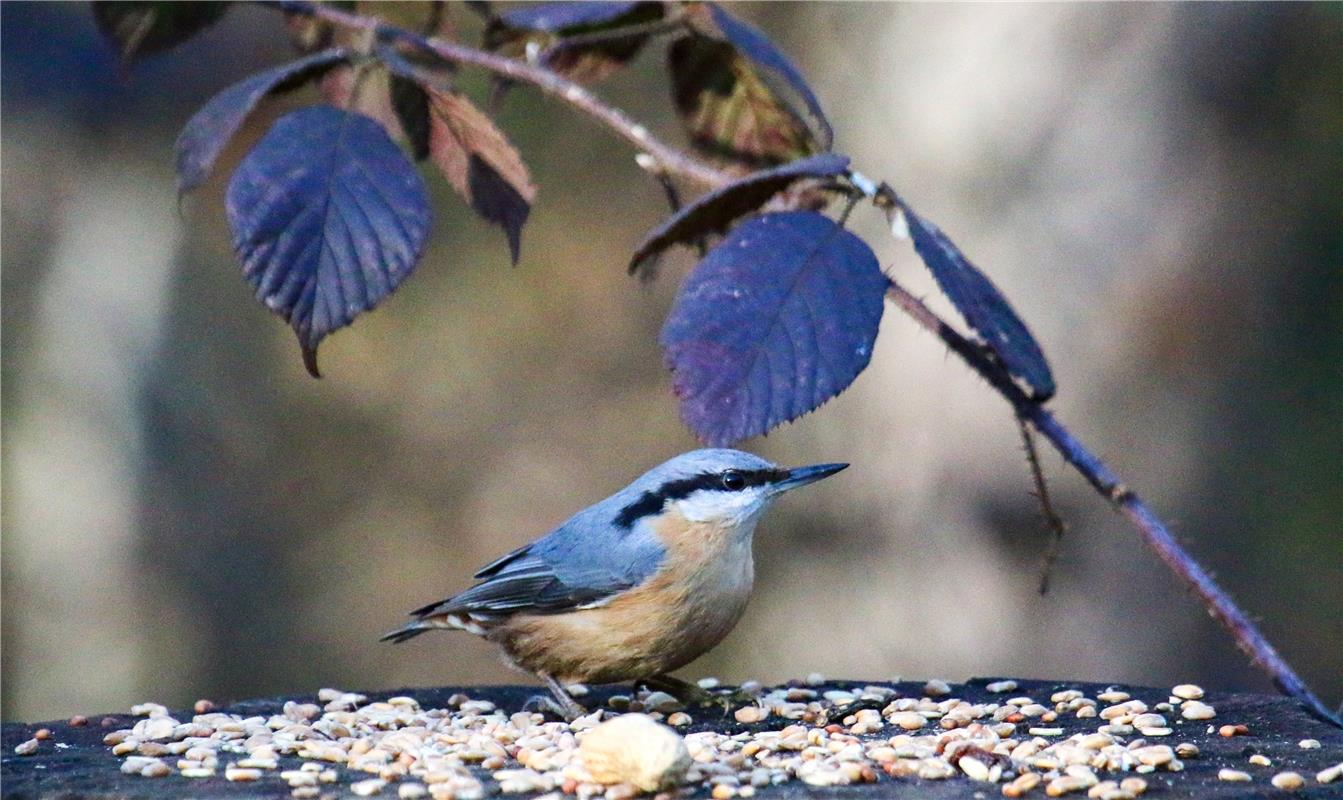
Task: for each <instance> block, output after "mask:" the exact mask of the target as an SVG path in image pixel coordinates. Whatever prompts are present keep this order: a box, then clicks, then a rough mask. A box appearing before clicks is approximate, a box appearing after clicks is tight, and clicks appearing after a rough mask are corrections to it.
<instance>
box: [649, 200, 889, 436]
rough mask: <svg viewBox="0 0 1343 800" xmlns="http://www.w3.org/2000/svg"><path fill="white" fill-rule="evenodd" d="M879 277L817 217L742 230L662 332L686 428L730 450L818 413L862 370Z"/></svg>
mask: <svg viewBox="0 0 1343 800" xmlns="http://www.w3.org/2000/svg"><path fill="white" fill-rule="evenodd" d="M886 285H887V284H886V277H885V276H884V275H883V274H882V272H881V267H880V266H879V265H878V264H877V258H876V256H875V255H873V253H872V250H871V249H870V248H869V247H868V246H867V245H866V244H865V243H864V242H863V240H862V239H859V238H858V237H857V236H855V235H853V234H852V233H850V232H848V231H847V230H845V229H844V228H842V227H840V226H839V225H838V224H837V223H836V222H835V221H834V220H832V219H830V218H829V217H826V216H823V215H821V214H818V213H816V212H814V211H785V212H779V213H771V214H763V215H761V216H758V217H753V218H751V219H749V220H747V221H745V222H743V223H742V224H741V225H738V226H737V227H736V228H734V229H733V230H732V232H731V233H729V234H728V235H727V237H726V238H725V239H724V240H723V242H722V243H721V244H719V245H718V247H716V248H714V249H713V250H712V251H710V252H709V254H708V255H707V256H705V258H704V260H702V261H701V262H700V263H699V265H698V266H696V267H695V269H694V270H693V271H692V272H691V273H690V275H689V277H687V278H686V282H685V285H683V286H682V287H681V291H680V293H679V294H678V295H677V298H676V303H675V305H674V306H673V307H672V311H671V314H670V315H669V316H668V318H667V322H666V325H665V326H664V327H663V329H662V337H661V341H662V346H663V350H664V353H665V357H666V363H667V366H668V367H669V368H670V369H671V370H672V372H673V386H674V389H675V392H676V394H677V396H678V397H680V398H681V418H682V419H683V420H684V421H685V423H686V425H688V426H689V427H690V429H691V430H692V431H694V432H695V434H696V435H697V436H699V437H700V438H701V439H703V440H704V441H706V442H708V443H710V444H713V445H726V444H731V443H733V442H736V441H739V440H741V439H745V438H747V437H750V436H756V435H758V434H762V433H765V432H767V431H769V430H770V429H771V428H773V427H775V426H777V425H779V424H782V423H783V422H787V421H791V420H794V419H796V418H798V417H800V416H802V415H803V414H806V413H807V412H809V411H812V410H813V409H815V408H817V407H818V406H820V405H821V404H822V403H824V402H825V401H827V400H829V399H830V398H832V397H834V396H835V395H837V394H839V393H840V392H841V391H843V390H844V389H845V388H847V387H848V385H849V384H850V383H852V382H853V379H854V378H855V377H857V375H858V373H860V372H862V371H863V369H864V368H865V367H866V366H867V364H868V361H869V360H870V359H871V356H872V346H873V343H874V342H875V341H876V337H877V328H878V326H879V324H880V322H881V314H882V310H883V308H884V303H883V298H884V296H885V292H886Z"/></svg>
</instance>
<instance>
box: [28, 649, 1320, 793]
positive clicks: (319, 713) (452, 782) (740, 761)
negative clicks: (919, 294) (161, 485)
mask: <svg viewBox="0 0 1343 800" xmlns="http://www.w3.org/2000/svg"><path fill="white" fill-rule="evenodd" d="M822 683H823V679H821V678H820V676H812V678H809V680H808V681H806V682H798V684H797V685H792V686H787V687H780V688H776V689H771V690H765V689H764V688H762V687H760V686H759V685H758V684H756V685H751V684H748V685H745V686H743V687H741V689H740V690H739V691H746V692H747V693H750V694H752V695H753V696H754V697H755V702H754V703H753V704H751V705H747V706H744V707H741V708H737V709H736V710H735V712H734V716H735V718H736V721H737V722H738V723H741V724H749V725H750V726H751V730H747V731H743V732H738V733H725V732H716V731H713V730H707V731H696V732H690V733H685V734H684V735H681V734H678V733H673V730H672V728H669V727H666V726H665V725H663V724H660V722H661V723H667V724H669V725H672V726H674V727H677V728H682V729H685V728H686V727H688V726H690V725H692V724H694V722H695V720H694V719H693V718H692V717H694V716H700V717H703V721H706V722H710V721H713V720H717V719H718V715H719V714H720V711H719V709H717V708H711V707H696V708H683V707H682V706H681V704H680V703H679V702H678V701H676V700H675V698H672V697H670V696H669V695H666V694H663V693H660V692H652V693H650V692H646V691H641V692H639V693H637V694H634V695H633V696H621V695H617V696H612V697H610V698H609V699H608V700H607V702H606V704H605V705H604V706H603V707H602V708H600V709H596V710H594V712H593V713H592V714H589V715H588V716H585V717H582V718H580V719H579V720H577V721H575V722H573V723H564V722H555V721H547V720H546V719H545V718H544V717H543V716H542V715H541V714H537V713H530V712H518V713H512V714H509V713H506V712H504V711H502V710H500V709H498V708H496V707H495V705H494V704H493V703H491V702H488V701H484V700H473V699H471V698H470V697H468V696H466V695H463V694H457V695H453V696H452V697H451V698H449V699H448V702H447V703H446V707H444V708H422V707H421V706H420V704H419V703H418V702H417V701H416V700H415V699H413V698H411V697H392V698H389V699H387V700H385V701H376V702H370V701H369V699H368V698H367V697H365V696H363V695H359V694H354V693H349V692H342V691H339V690H334V689H324V690H322V691H321V692H320V693H319V694H318V697H317V702H316V703H300V702H288V703H285V704H284V706H283V710H282V713H279V714H273V715H269V716H250V717H245V716H241V715H238V714H230V713H224V712H219V711H214V710H212V708H211V707H209V706H208V705H202V704H198V706H197V711H199V712H201V713H197V714H195V715H194V716H193V717H192V718H191V719H190V720H188V721H182V720H178V719H175V718H173V717H172V716H171V715H170V714H169V712H168V710H167V709H166V708H164V707H162V706H158V705H155V704H143V705H140V706H136V707H135V708H134V709H132V711H133V713H135V714H137V715H140V716H143V717H144V718H143V719H141V720H138V721H137V722H136V723H135V724H134V725H133V726H132V727H130V728H126V729H122V730H116V731H112V732H111V733H108V734H107V735H106V737H105V738H104V743H105V744H106V745H108V746H110V748H111V752H112V753H113V754H115V755H117V756H120V757H122V761H121V771H122V772H124V773H126V774H130V775H138V776H143V777H145V778H164V777H168V776H173V775H177V776H181V777H183V778H210V777H212V776H222V777H223V778H225V779H227V780H229V781H255V780H260V779H262V778H263V777H267V776H277V777H278V778H280V779H281V780H283V781H284V782H285V783H287V784H288V786H289V787H290V792H291V794H292V796H293V797H295V798H322V797H327V796H328V795H330V796H333V797H334V796H337V795H346V794H347V793H350V792H352V793H353V794H354V795H356V796H361V797H363V796H373V795H380V796H389V797H390V796H396V797H399V798H408V799H410V798H434V800H448V799H449V798H451V799H453V800H471V799H472V798H483V797H485V796H486V795H491V794H495V793H503V794H548V795H551V796H553V797H560V796H563V795H571V796H576V797H578V798H580V800H588V799H589V798H595V797H604V798H606V799H607V800H622V799H623V798H631V797H634V796H635V795H637V794H640V793H641V792H644V791H655V790H657V789H658V788H667V787H669V786H671V785H683V786H686V787H688V788H689V787H704V788H707V789H708V791H709V793H710V795H711V797H712V798H714V800H728V799H729V798H735V797H742V798H749V797H752V796H754V795H755V794H756V792H757V791H758V790H760V789H761V788H762V787H767V786H771V785H777V784H784V783H789V782H792V781H801V782H803V783H805V784H807V785H809V786H818V787H827V786H842V785H849V784H859V783H871V782H875V781H878V780H883V779H887V778H886V777H884V776H889V778H894V779H911V778H919V779H924V780H943V779H949V778H957V777H963V778H968V779H969V780H971V781H975V782H978V783H982V784H984V785H985V789H989V790H992V791H995V792H998V793H1001V794H1002V795H1004V796H1006V797H1027V796H1036V797H1040V796H1048V797H1061V796H1065V795H1074V794H1075V796H1077V797H1082V796H1086V797H1088V798H1096V799H1098V800H1132V798H1136V797H1138V796H1139V795H1143V794H1144V793H1145V792H1147V791H1148V788H1149V783H1150V782H1151V781H1153V780H1154V779H1157V778H1161V777H1162V776H1166V775H1169V774H1170V773H1178V772H1180V771H1182V770H1183V769H1184V768H1185V762H1186V761H1188V760H1191V759H1198V758H1199V749H1198V747H1197V746H1196V745H1195V744H1194V743H1192V742H1188V741H1180V736H1179V735H1178V732H1180V731H1189V730H1198V731H1200V732H1202V731H1203V730H1204V729H1205V726H1206V730H1207V732H1208V733H1212V732H1214V731H1219V729H1218V728H1216V727H1215V726H1214V725H1212V724H1207V723H1204V721H1205V720H1214V719H1216V718H1217V710H1216V708H1215V706H1214V705H1213V704H1211V703H1209V702H1206V701H1205V699H1204V697H1203V695H1204V693H1203V690H1202V689H1199V687H1196V686H1191V685H1188V684H1185V685H1181V686H1177V687H1175V688H1174V689H1173V690H1172V691H1171V693H1170V696H1169V699H1168V700H1167V701H1166V702H1160V703H1155V704H1154V705H1153V706H1152V707H1150V708H1149V707H1148V705H1147V704H1146V703H1145V702H1143V701H1142V700H1138V699H1134V698H1132V697H1130V696H1129V695H1128V694H1127V693H1125V692H1122V691H1118V690H1109V691H1104V692H1098V693H1097V694H1096V696H1095V697H1087V696H1086V695H1085V694H1084V693H1083V692H1082V691H1080V690H1076V689H1068V690H1063V691H1058V692H1054V693H1052V694H1051V695H1050V696H1049V697H1047V698H1046V697H1044V696H1043V695H1041V696H1040V697H1039V698H1038V699H1037V698H1034V697H1031V696H1029V695H1025V694H1018V693H1017V692H1018V686H1017V684H1016V683H1015V682H1013V681H1000V682H996V683H992V684H989V685H988V686H986V687H985V688H986V689H988V690H989V691H990V692H991V693H993V694H994V695H998V696H1001V700H996V699H995V701H993V702H970V701H967V700H963V699H960V698H957V697H954V696H952V694H953V692H952V689H951V688H950V687H949V686H948V685H947V684H945V683H944V682H941V681H930V682H929V683H928V684H927V685H925V686H924V687H923V691H922V693H921V696H915V697H911V696H901V695H899V694H898V693H897V692H896V691H895V690H894V689H892V688H891V687H889V686H879V685H874V686H866V687H861V688H854V689H850V690H838V689H830V690H825V689H824V687H823V686H821V685H820V684H822ZM701 686H702V687H704V688H714V687H716V686H717V682H716V681H712V680H706V681H704V682H702V683H701ZM575 694H578V695H582V694H585V690H584V689H583V688H582V687H575ZM628 712H642V715H636V714H630V713H628ZM621 714H625V715H626V716H624V717H622V716H620V715H621ZM612 719H616V720H620V722H615V723H613V722H611V721H610V720H612ZM1079 719H1080V720H1088V723H1087V730H1086V731H1084V732H1080V733H1075V734H1073V735H1071V736H1067V737H1064V735H1063V734H1064V730H1065V729H1064V727H1063V726H1062V723H1063V722H1065V721H1067V722H1069V723H1070V727H1072V728H1074V729H1075V728H1076V721H1077V720H1079ZM604 720H606V721H605V722H604ZM1218 721H1219V722H1220V720H1218ZM728 724H730V722H729V723H728ZM1093 725H1094V727H1093ZM736 727H740V726H736ZM1221 727H1222V728H1231V729H1232V732H1231V733H1227V732H1225V731H1224V730H1221V731H1219V732H1221V733H1222V735H1244V734H1245V733H1247V732H1248V728H1247V727H1246V726H1245V725H1237V724H1228V725H1223V726H1221ZM38 745H39V742H38V740H37V739H31V740H29V741H27V742H24V743H22V744H21V745H19V746H18V747H16V748H15V752H16V753H18V754H20V755H23V754H25V753H31V752H34V751H35V750H36V749H37V747H38ZM1319 746H1320V744H1319V742H1318V741H1316V740H1310V739H1307V740H1302V741H1301V742H1300V749H1301V750H1303V751H1305V750H1311V749H1315V748H1318V747H1319ZM1218 777H1219V778H1220V779H1221V780H1224V781H1251V782H1253V783H1255V784H1258V785H1261V786H1268V785H1271V786H1273V787H1276V788H1278V789H1283V790H1295V789H1299V788H1302V787H1304V786H1307V785H1309V783H1311V778H1313V779H1314V782H1315V783H1319V784H1323V783H1330V782H1333V781H1338V780H1343V764H1337V765H1334V766H1331V767H1327V768H1325V769H1323V770H1321V771H1319V772H1318V773H1317V774H1315V775H1313V776H1309V775H1307V776H1303V775H1301V774H1298V773H1297V772H1292V771H1281V768H1279V769H1278V770H1275V769H1273V767H1272V762H1271V761H1270V760H1269V759H1267V758H1264V757H1262V756H1259V757H1258V758H1257V759H1256V758H1254V757H1250V758H1248V759H1247V760H1246V761H1245V762H1244V764H1243V766H1242V768H1239V769H1230V768H1227V769H1222V770H1221V771H1220V773H1219V775H1218Z"/></svg>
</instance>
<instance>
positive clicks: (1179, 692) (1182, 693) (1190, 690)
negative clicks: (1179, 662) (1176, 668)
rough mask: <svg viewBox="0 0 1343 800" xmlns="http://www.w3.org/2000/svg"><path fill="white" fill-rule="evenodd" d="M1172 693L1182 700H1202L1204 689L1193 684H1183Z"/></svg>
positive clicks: (1172, 690) (1171, 691)
mask: <svg viewBox="0 0 1343 800" xmlns="http://www.w3.org/2000/svg"><path fill="white" fill-rule="evenodd" d="M1170 693H1171V694H1173V695H1175V696H1176V697H1178V698H1179V699H1181V700H1202V699H1203V687H1202V686H1197V685H1195V684H1192V683H1182V684H1180V685H1179V686H1176V687H1175V688H1173V689H1171V690H1170Z"/></svg>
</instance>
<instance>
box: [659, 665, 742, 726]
mask: <svg viewBox="0 0 1343 800" xmlns="http://www.w3.org/2000/svg"><path fill="white" fill-rule="evenodd" d="M639 683H642V684H643V685H644V686H647V687H648V688H650V689H654V690H657V691H661V692H666V693H667V694H669V695H671V696H672V697H675V698H676V699H677V700H680V701H681V702H682V703H685V704H686V705H688V706H696V707H699V708H717V709H719V710H721V711H722V713H723V716H725V717H726V716H729V715H731V714H732V712H733V711H735V710H736V709H738V708H740V707H742V706H748V705H755V703H756V700H757V698H756V696H755V695H753V694H751V693H749V692H743V691H742V690H741V689H733V690H732V691H730V692H720V693H714V692H711V691H709V690H708V689H704V688H702V687H699V686H696V685H695V684H693V683H688V682H686V681H683V680H681V679H680V678H673V677H672V676H670V675H656V676H654V677H651V678H645V679H644V680H642V681H639Z"/></svg>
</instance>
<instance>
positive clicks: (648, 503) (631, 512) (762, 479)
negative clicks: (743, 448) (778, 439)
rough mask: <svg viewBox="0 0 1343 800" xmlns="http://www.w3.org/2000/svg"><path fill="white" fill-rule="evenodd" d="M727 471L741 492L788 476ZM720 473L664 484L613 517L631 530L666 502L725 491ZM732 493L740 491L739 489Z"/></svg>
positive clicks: (769, 471) (772, 471) (781, 472)
mask: <svg viewBox="0 0 1343 800" xmlns="http://www.w3.org/2000/svg"><path fill="white" fill-rule="evenodd" d="M726 471H730V472H733V473H735V474H736V475H737V476H739V477H740V478H741V479H742V485H741V487H740V488H741V489H747V488H749V487H752V486H764V485H765V484H767V483H775V482H777V481H781V480H783V479H784V478H786V477H788V470H784V469H736V470H726ZM723 474H724V473H723V472H702V473H700V474H699V475H696V476H694V477H691V478H680V479H678V480H674V481H667V482H666V483H664V484H662V485H661V486H659V487H658V489H657V491H648V492H644V493H643V494H642V495H640V496H639V499H638V500H635V501H634V502H633V503H630V504H629V505H627V506H625V507H624V508H622V509H620V513H619V514H617V515H616V519H615V523H616V525H617V526H619V527H621V528H631V527H633V526H634V523H636V522H638V521H639V520H641V519H643V518H644V517H649V516H652V515H654V514H657V513H659V512H661V511H662V507H663V506H665V505H666V504H667V501H668V500H680V499H682V498H685V497H689V496H690V495H691V494H694V493H695V492H697V491H699V490H701V489H716V490H718V491H720V492H721V491H724V487H723ZM731 491H739V489H733V490H731Z"/></svg>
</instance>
